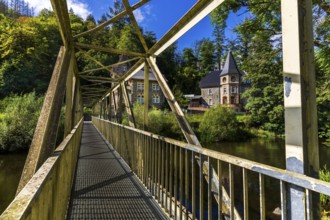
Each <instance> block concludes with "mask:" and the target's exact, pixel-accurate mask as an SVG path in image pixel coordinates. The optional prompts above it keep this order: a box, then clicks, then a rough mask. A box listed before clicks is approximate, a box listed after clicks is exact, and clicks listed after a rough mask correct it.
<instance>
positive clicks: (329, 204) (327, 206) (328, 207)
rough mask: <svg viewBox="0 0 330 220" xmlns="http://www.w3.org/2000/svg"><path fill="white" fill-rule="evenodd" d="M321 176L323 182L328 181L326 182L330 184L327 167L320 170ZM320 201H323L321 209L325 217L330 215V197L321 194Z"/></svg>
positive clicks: (329, 171)
mask: <svg viewBox="0 0 330 220" xmlns="http://www.w3.org/2000/svg"><path fill="white" fill-rule="evenodd" d="M319 174H320V179H321V180H323V181H326V182H330V170H328V169H327V167H326V166H324V167H323V169H320V171H319ZM320 200H321V209H322V213H323V215H329V211H330V196H327V195H324V194H321V195H320ZM329 216H330V215H329ZM323 217H324V216H323ZM322 219H323V218H322Z"/></svg>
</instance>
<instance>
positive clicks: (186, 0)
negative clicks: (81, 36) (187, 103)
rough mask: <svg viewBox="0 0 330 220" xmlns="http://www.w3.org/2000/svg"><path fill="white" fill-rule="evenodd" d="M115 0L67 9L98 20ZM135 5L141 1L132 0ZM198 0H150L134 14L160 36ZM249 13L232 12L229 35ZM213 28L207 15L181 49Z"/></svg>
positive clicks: (73, 3)
mask: <svg viewBox="0 0 330 220" xmlns="http://www.w3.org/2000/svg"><path fill="white" fill-rule="evenodd" d="M113 1H114V0H67V3H68V8H69V9H70V8H72V9H73V11H74V12H75V13H76V14H78V15H79V16H80V17H82V18H83V19H85V18H86V16H87V15H89V14H92V15H93V16H94V17H95V19H96V20H98V19H99V18H100V17H101V16H102V14H104V13H106V12H108V11H109V7H110V6H111V7H112V6H113ZM27 2H28V3H29V4H30V6H32V7H34V10H35V13H36V15H37V14H38V13H39V12H40V11H41V10H42V9H44V8H47V9H51V4H50V0H42V1H40V0H27ZM129 2H130V3H131V5H132V4H135V3H137V2H139V0H129ZM196 2H197V0H151V1H150V2H148V3H147V4H145V5H144V6H142V7H141V8H139V9H137V10H135V11H134V14H135V17H136V19H137V21H138V23H139V25H140V26H141V27H143V29H144V30H145V31H152V32H154V33H155V34H156V37H157V39H160V38H161V37H162V36H163V35H164V34H165V33H166V32H167V31H168V30H169V29H170V28H171V27H172V26H173V25H174V24H175V23H176V22H177V21H178V20H179V19H180V18H181V17H182V16H183V15H184V14H185V13H186V12H187V11H188V10H189V8H191V7H192V6H193V5H194V4H195V3H196ZM244 16H246V15H244V14H243V15H240V16H239V15H237V14H233V13H231V14H230V17H229V19H228V22H227V26H228V28H227V30H226V33H225V34H226V37H227V38H229V39H233V38H234V37H235V34H234V33H233V28H234V27H235V26H236V25H237V24H238V23H240V22H241V21H242V20H243V19H244ZM212 32H213V28H212V25H211V22H210V19H209V17H206V18H204V19H203V20H202V21H201V22H199V23H198V24H197V25H195V26H194V27H193V28H192V29H191V30H190V31H188V32H187V33H186V34H185V35H183V36H182V37H181V38H180V39H179V40H178V48H179V50H182V49H183V48H186V47H193V46H194V43H195V42H196V41H198V40H201V39H203V38H210V39H212Z"/></svg>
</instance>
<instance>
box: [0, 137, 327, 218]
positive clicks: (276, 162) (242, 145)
mask: <svg viewBox="0 0 330 220" xmlns="http://www.w3.org/2000/svg"><path fill="white" fill-rule="evenodd" d="M204 147H207V148H210V149H213V150H217V151H220V152H223V153H227V154H231V155H234V156H238V157H242V158H246V159H249V160H253V161H256V162H260V163H264V164H268V165H271V166H275V167H278V168H285V145H284V142H283V140H278V141H273V140H271V141H270V140H264V139H253V140H250V141H247V142H237V143H235V142H229V143H218V144H208V145H204ZM327 155H330V148H327V147H324V146H320V164H321V167H323V166H324V165H325V164H326V165H327V167H330V160H329V158H328V157H327ZM25 158H26V154H25V153H19V154H3V155H1V154H0V213H2V212H3V210H4V209H5V208H6V207H7V206H8V205H9V203H10V202H11V200H12V199H13V197H14V196H15V192H16V188H17V185H18V182H19V178H20V175H21V172H22V169H23V166H24V161H25ZM237 175H239V176H241V174H240V173H237ZM235 178H236V177H235ZM267 182H268V181H267V180H266V184H267ZM271 188H274V187H273V186H271ZM275 188H278V186H277V185H276V187H275ZM251 199H252V200H253V198H251ZM275 200H277V199H275ZM276 205H277V204H275V205H274V207H275V206H276ZM274 207H269V209H270V210H272V209H273V208H274Z"/></svg>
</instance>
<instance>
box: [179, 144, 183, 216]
mask: <svg viewBox="0 0 330 220" xmlns="http://www.w3.org/2000/svg"><path fill="white" fill-rule="evenodd" d="M179 169H180V170H179V171H180V191H179V192H180V209H179V210H180V220H182V214H183V213H182V210H183V209H182V208H183V207H182V205H183V194H184V189H183V181H184V179H183V149H182V148H181V147H180V168H179Z"/></svg>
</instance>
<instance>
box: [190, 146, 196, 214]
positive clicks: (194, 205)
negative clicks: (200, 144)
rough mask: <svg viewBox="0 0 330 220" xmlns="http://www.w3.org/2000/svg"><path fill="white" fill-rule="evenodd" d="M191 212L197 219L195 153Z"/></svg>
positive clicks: (192, 156) (193, 155) (193, 156)
mask: <svg viewBox="0 0 330 220" xmlns="http://www.w3.org/2000/svg"><path fill="white" fill-rule="evenodd" d="M191 174H192V175H191V207H192V208H191V211H192V219H196V170H195V152H193V151H192V152H191Z"/></svg>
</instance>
